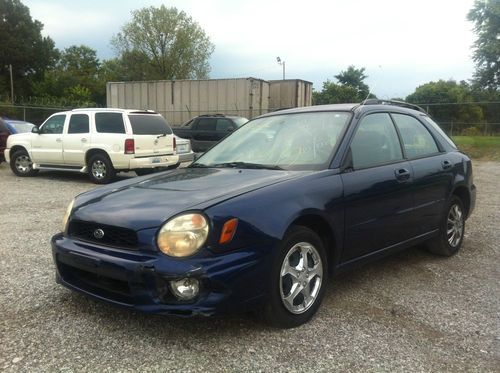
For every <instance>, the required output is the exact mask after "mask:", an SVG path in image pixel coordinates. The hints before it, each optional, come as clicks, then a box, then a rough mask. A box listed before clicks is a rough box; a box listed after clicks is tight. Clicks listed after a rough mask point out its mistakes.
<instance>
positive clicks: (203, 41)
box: [111, 5, 214, 79]
mask: <svg viewBox="0 0 500 373" xmlns="http://www.w3.org/2000/svg"><path fill="white" fill-rule="evenodd" d="M111 43H112V45H113V46H114V48H115V49H116V51H117V52H118V53H119V56H120V58H121V59H122V62H124V64H123V66H125V67H128V64H125V62H126V58H130V57H131V56H132V57H134V58H137V55H138V54H140V55H142V56H143V57H145V60H146V61H147V63H143V64H141V66H142V67H143V68H144V71H145V72H147V76H146V77H145V78H146V79H191V78H198V79H203V78H207V77H208V73H209V71H210V65H209V58H210V56H211V54H212V52H213V50H214V45H213V44H212V43H211V42H210V38H209V37H208V36H207V35H206V33H205V31H203V29H202V28H201V27H200V25H199V24H198V23H197V22H195V21H193V19H192V18H191V17H189V16H188V15H187V14H186V13H185V12H183V11H179V10H177V9H176V8H173V7H171V8H169V7H165V6H164V5H161V6H160V7H159V8H156V7H148V8H142V9H139V10H135V11H133V12H132V21H131V22H128V23H126V24H125V25H124V26H123V27H122V29H121V32H119V33H118V34H117V35H115V36H114V37H113V39H112V41H111ZM130 53H132V55H130ZM127 74H128V72H127ZM131 75H134V74H131Z"/></svg>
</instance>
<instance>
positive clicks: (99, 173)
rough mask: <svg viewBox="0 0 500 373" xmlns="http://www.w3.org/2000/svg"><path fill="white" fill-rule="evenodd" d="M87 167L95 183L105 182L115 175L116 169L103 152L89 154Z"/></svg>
mask: <svg viewBox="0 0 500 373" xmlns="http://www.w3.org/2000/svg"><path fill="white" fill-rule="evenodd" d="M87 168H88V173H89V176H90V179H91V180H92V182H94V183H96V184H107V183H109V182H111V181H112V180H113V178H114V177H115V175H116V170H115V168H114V167H113V165H112V164H111V160H110V159H109V157H108V156H107V155H105V154H95V155H93V156H91V157H90V159H89V163H88V165H87Z"/></svg>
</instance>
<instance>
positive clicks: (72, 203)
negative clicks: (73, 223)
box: [62, 199, 75, 233]
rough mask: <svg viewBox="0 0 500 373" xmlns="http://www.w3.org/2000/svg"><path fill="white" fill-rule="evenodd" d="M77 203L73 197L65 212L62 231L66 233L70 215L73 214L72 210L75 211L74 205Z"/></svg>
mask: <svg viewBox="0 0 500 373" xmlns="http://www.w3.org/2000/svg"><path fill="white" fill-rule="evenodd" d="M74 204H75V200H74V199H73V200H72V201H71V202H70V203H69V205H68V208H67V209H66V212H65V213H64V217H63V220H62V231H63V232H64V233H66V230H67V228H68V220H69V217H70V216H71V211H73V205H74Z"/></svg>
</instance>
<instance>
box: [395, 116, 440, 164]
mask: <svg viewBox="0 0 500 373" xmlns="http://www.w3.org/2000/svg"><path fill="white" fill-rule="evenodd" d="M392 117H393V118H394V121H395V122H396V126H397V127H398V130H399V133H400V134H401V138H402V139H403V145H404V147H405V151H406V155H407V156H408V158H418V157H424V156H426V155H431V154H435V153H438V152H439V149H438V147H437V145H436V142H435V141H434V138H433V137H432V135H431V134H430V133H429V131H428V130H427V128H425V127H424V125H423V124H422V123H420V121H418V120H417V119H415V118H413V117H411V116H409V115H404V114H392Z"/></svg>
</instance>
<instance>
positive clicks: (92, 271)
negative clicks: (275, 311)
mask: <svg viewBox="0 0 500 373" xmlns="http://www.w3.org/2000/svg"><path fill="white" fill-rule="evenodd" d="M51 243H52V253H53V258H54V262H55V264H56V281H57V282H58V283H60V284H61V285H63V286H65V287H67V288H69V289H71V290H74V291H77V292H79V293H82V294H84V295H86V296H89V297H91V298H94V299H97V300H101V301H105V302H107V303H112V304H114V305H116V306H120V307H125V308H128V309H132V310H136V311H141V312H149V313H160V314H170V315H177V316H194V315H205V316H208V315H212V314H215V313H224V312H227V311H233V310H238V309H247V308H248V307H251V306H252V305H253V304H259V303H260V302H261V299H262V298H263V297H264V294H263V292H262V290H261V289H259V288H258V287H256V288H255V289H252V288H248V285H246V284H245V283H244V282H241V281H233V282H227V281H226V279H228V278H235V276H238V275H240V274H243V275H244V276H245V277H246V276H254V275H258V274H257V272H259V271H261V267H262V266H261V265H259V262H260V260H259V258H258V257H257V256H256V255H255V253H248V252H247V253H246V254H245V253H238V252H234V253H232V254H228V255H221V256H219V257H211V258H202V259H199V260H198V261H199V263H197V262H196V261H195V260H194V259H193V260H181V261H180V260H171V259H169V258H167V257H165V256H163V255H161V254H156V253H154V252H151V253H144V252H132V251H126V250H113V249H110V248H105V247H97V246H95V245H92V244H87V243H85V242H80V241H76V240H73V239H70V238H67V237H64V236H63V235H62V234H58V235H56V236H54V237H53V238H52V242H51ZM252 273H255V274H254V275H252ZM191 276H193V277H196V278H197V279H198V280H199V281H200V283H201V286H200V294H199V295H198V297H197V298H195V300H194V301H192V302H181V301H178V300H176V299H175V297H174V296H173V294H171V293H170V294H168V292H169V290H167V289H168V282H169V281H170V280H172V279H179V278H183V277H191Z"/></svg>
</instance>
